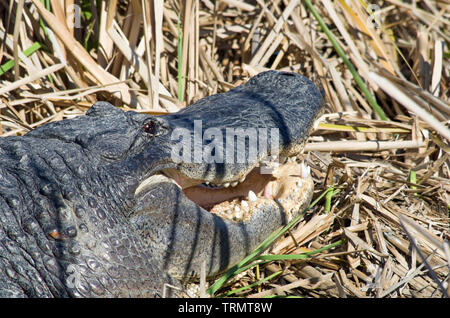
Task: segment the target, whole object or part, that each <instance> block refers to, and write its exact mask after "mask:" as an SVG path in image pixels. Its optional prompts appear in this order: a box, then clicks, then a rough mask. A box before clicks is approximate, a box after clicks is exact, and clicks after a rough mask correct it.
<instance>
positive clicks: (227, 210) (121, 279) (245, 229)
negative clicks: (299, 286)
mask: <svg viewBox="0 0 450 318" xmlns="http://www.w3.org/2000/svg"><path fill="white" fill-rule="evenodd" d="M321 110H322V96H321V94H320V93H319V91H318V90H317V88H316V87H315V86H314V84H313V83H312V82H311V81H309V80H308V79H306V78H305V77H303V76H301V75H298V74H294V73H287V72H275V71H269V72H264V73H261V74H259V75H257V76H255V77H253V78H252V79H250V80H249V81H248V82H247V83H246V84H244V85H241V86H239V87H236V88H234V89H232V90H230V91H228V92H226V93H223V94H217V95H213V96H210V97H207V98H204V99H201V100H199V101H198V102H196V103H195V104H193V105H191V106H189V107H188V108H186V109H184V110H182V111H180V112H178V113H175V114H170V115H164V116H157V117H155V116H150V115H146V114H139V113H136V112H132V111H130V112H123V111H121V110H119V109H117V108H115V107H113V106H112V105H110V104H108V103H105V102H98V103H96V104H95V105H94V106H93V107H92V108H90V109H89V110H88V112H87V113H86V115H85V116H79V117H76V118H73V119H70V120H63V121H60V122H54V123H51V124H47V125H44V126H41V127H39V128H37V129H35V130H34V131H31V132H30V133H28V134H27V135H26V136H24V137H10V138H4V139H3V140H1V141H0V157H1V158H2V162H3V167H0V170H1V171H0V172H1V174H0V175H1V176H2V177H1V178H0V214H2V213H3V214H4V219H5V220H6V219H8V220H6V221H2V223H1V225H2V226H0V243H1V240H2V239H3V238H4V237H6V236H8V237H9V238H6V239H7V240H9V241H8V242H11V241H12V242H13V246H15V245H14V244H16V245H17V246H20V249H19V250H26V251H27V252H28V253H29V254H30V255H33V258H34V257H35V256H36V257H38V258H39V261H38V260H35V263H36V264H41V263H43V264H45V266H41V267H39V269H34V270H35V271H36V274H35V276H36V277H43V279H42V278H41V279H37V278H30V279H28V280H29V281H32V282H33V283H31V285H30V284H29V285H27V284H26V283H23V284H22V283H20V280H18V279H11V278H8V279H5V280H3V282H1V281H2V279H1V277H0V295H16V294H20V293H21V291H22V290H23V293H25V294H27V295H37V296H39V295H47V293H46V292H48V293H49V294H51V295H63V296H64V295H72V296H95V295H101V296H102V295H103V296H104V295H132V296H139V295H156V294H161V293H162V287H163V285H164V284H165V283H173V282H176V281H178V280H179V279H185V278H186V277H189V276H198V274H199V272H200V269H201V268H202V266H203V268H204V269H205V270H206V273H207V275H209V276H211V275H214V274H217V273H219V272H221V271H223V270H225V269H227V268H229V267H230V266H232V265H234V264H235V263H236V262H238V261H239V260H240V259H241V258H242V257H244V256H246V255H247V254H248V253H249V252H251V250H252V249H254V248H255V247H256V245H258V244H259V243H260V242H261V241H262V240H263V239H264V238H266V237H267V236H268V235H269V234H270V233H272V232H273V231H274V230H276V229H277V228H279V227H280V226H282V225H283V224H285V223H286V222H287V221H288V219H289V218H290V217H292V216H294V215H295V214H296V213H297V212H298V211H301V210H302V209H303V208H305V207H306V206H307V205H308V204H309V202H310V200H311V197H312V193H313V182H312V179H311V176H310V173H309V168H308V167H307V166H306V165H305V164H303V163H302V162H296V160H286V158H293V157H297V156H300V155H301V153H302V149H303V145H304V143H305V142H306V139H307V138H308V136H309V134H310V132H311V130H312V127H313V123H314V121H315V119H316V118H317V116H318V115H319V114H320V112H321ZM11 180H16V181H11ZM14 188H19V189H20V190H19V191H13V190H11V189H14ZM17 195H20V197H19V198H17ZM3 198H6V199H3ZM30 202H31V203H32V204H31V207H30V206H29V205H28V204H29V203H30ZM10 211H13V214H15V215H16V216H15V217H13V218H7V215H9V214H10V213H11V212H10ZM27 211H28V212H27ZM30 211H31V212H30ZM22 227H23V228H25V231H26V232H27V233H28V234H27V235H26V237H27V238H29V237H32V238H33V237H34V238H33V239H21V240H19V239H11V235H10V233H15V232H14V231H16V229H19V228H22ZM2 231H3V232H2ZM17 231H18V233H19V234H20V230H17ZM5 233H8V235H6V234H5ZM4 234H5V235H4ZM19 234H17V235H16V236H14V237H20V235H19ZM36 244H37V245H38V247H35V245H36ZM1 247H2V245H1V244H0V249H1V250H3V252H2V253H6V254H2V255H3V258H0V259H1V260H0V267H1V268H0V269H1V270H2V271H3V272H7V270H8V269H9V268H10V266H13V267H14V266H15V265H14V264H20V263H21V262H24V263H27V262H26V261H25V258H24V257H23V256H18V254H17V255H16V254H14V253H12V254H11V255H10V254H8V252H7V251H6V250H4V249H2V248H1ZM36 250H42V251H47V252H45V253H43V254H45V255H44V256H39V253H37V254H36ZM8 255H9V256H8ZM49 255H50V256H49ZM28 263H29V262H28ZM47 263H48V264H47ZM24 266H25V265H24ZM36 266H38V265H36ZM49 268H51V270H50V269H49ZM56 272H57V273H56ZM19 276H20V275H19ZM19 278H20V277H19ZM48 281H51V282H52V284H53V285H52V287H49V283H48ZM5 286H6V287H5ZM24 286H25V287H24ZM27 288H28V289H27ZM2 291H7V292H3V293H2Z"/></svg>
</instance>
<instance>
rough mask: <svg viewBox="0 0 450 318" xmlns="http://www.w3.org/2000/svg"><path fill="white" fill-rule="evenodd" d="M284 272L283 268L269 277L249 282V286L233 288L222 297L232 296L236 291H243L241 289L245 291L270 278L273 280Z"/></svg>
mask: <svg viewBox="0 0 450 318" xmlns="http://www.w3.org/2000/svg"><path fill="white" fill-rule="evenodd" d="M282 272H283V271H282V270H280V271H277V272H275V273H273V274H272V275H270V276H267V277H265V278H263V279H261V280H259V281H257V282H254V283H251V284H249V285H247V286H243V287H240V288H236V289H233V290H231V291H229V292H228V293H226V294H225V295H221V296H220V298H222V297H228V296H231V295H233V294H236V293H239V292H241V291H244V290H246V289H250V288H253V287H255V286H258V285H261V284H262V283H264V282H266V281H268V280H271V279H272V278H274V277H275V276H278V275H280V274H281V273H282Z"/></svg>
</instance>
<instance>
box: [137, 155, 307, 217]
mask: <svg viewBox="0 0 450 318" xmlns="http://www.w3.org/2000/svg"><path fill="white" fill-rule="evenodd" d="M283 161H284V162H283V163H278V164H275V165H272V166H270V167H267V166H260V167H256V168H254V169H252V170H250V171H248V172H247V174H245V175H244V176H241V177H239V178H236V180H234V181H229V182H223V183H217V184H212V183H210V182H205V181H204V180H194V179H190V178H188V177H186V176H184V175H182V174H181V173H180V172H179V171H178V170H176V169H166V170H164V171H162V172H161V173H160V174H158V175H154V176H152V177H150V178H149V180H151V181H146V182H144V183H145V184H141V185H140V186H139V188H138V189H137V190H136V192H139V191H141V189H142V188H143V187H145V186H146V185H147V184H148V183H149V182H151V183H154V182H161V181H166V182H167V181H170V182H174V183H175V184H177V185H178V187H180V188H181V189H182V190H183V193H184V194H185V195H186V197H187V198H189V199H190V200H191V201H193V202H194V203H195V204H197V205H198V206H200V207H202V208H203V209H205V210H207V211H209V212H211V213H213V214H216V215H218V216H220V217H222V218H225V219H228V220H232V221H236V222H241V221H242V222H246V221H248V220H249V219H250V218H251V216H252V214H253V212H254V211H255V210H256V209H264V208H271V207H272V208H280V209H283V210H284V213H285V215H286V218H287V220H288V221H289V220H290V219H291V218H292V217H293V216H294V215H295V213H297V212H298V211H299V210H301V209H304V208H305V207H306V206H307V204H309V202H310V200H311V197H312V194H313V188H314V185H313V181H312V178H311V173H310V167H309V166H307V165H306V164H305V163H304V161H301V160H299V159H297V158H296V157H292V158H284V160H283ZM262 169H264V170H262ZM261 171H264V173H263V174H261ZM269 172H271V173H269Z"/></svg>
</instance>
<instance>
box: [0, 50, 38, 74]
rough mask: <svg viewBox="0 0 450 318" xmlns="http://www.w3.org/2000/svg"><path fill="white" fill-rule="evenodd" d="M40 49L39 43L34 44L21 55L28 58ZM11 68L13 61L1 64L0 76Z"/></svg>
mask: <svg viewBox="0 0 450 318" xmlns="http://www.w3.org/2000/svg"><path fill="white" fill-rule="evenodd" d="M41 47H42V46H41V44H40V43H38V42H34V43H33V45H32V46H30V47H29V48H27V49H26V50H25V51H23V52H22V53H23V55H25V56H27V57H28V56H30V55H31V54H33V53H34V52H36V51H37V50H39V49H40V48H41ZM19 61H20V58H19ZM13 67H14V61H13V60H9V61H8V62H5V63H3V65H1V66H0V76H2V75H3V74H4V73H6V72H8V71H9V70H10V69H11V68H13Z"/></svg>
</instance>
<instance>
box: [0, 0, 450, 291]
mask: <svg viewBox="0 0 450 318" xmlns="http://www.w3.org/2000/svg"><path fill="white" fill-rule="evenodd" d="M48 2H49V3H51V7H52V9H51V10H50V11H48V10H47V9H46V8H45V7H44V6H43V5H42V4H41V2H40V1H39V0H31V1H23V0H16V1H10V4H9V6H8V3H5V2H1V3H0V16H1V21H2V22H1V23H0V39H1V40H0V44H1V45H0V66H1V67H2V68H1V69H0V74H1V75H0V98H1V100H0V112H1V113H0V120H1V121H0V134H2V135H3V136H11V135H21V134H24V133H26V132H27V131H28V130H30V129H33V128H35V127H37V126H39V125H42V124H45V123H47V122H49V121H54V120H61V119H63V118H69V117H73V116H76V115H79V114H82V113H84V112H85V111H86V109H87V108H88V107H89V106H90V105H91V104H92V103H93V102H94V101H96V100H108V101H110V102H112V103H114V104H116V105H118V106H120V107H123V108H125V109H128V108H133V109H136V110H138V111H143V112H148V113H152V114H162V113H165V112H173V111H177V110H178V109H180V108H182V107H185V106H186V105H189V104H191V103H192V102H194V101H196V100H198V99H199V98H201V97H203V96H207V95H211V94H213V93H217V92H223V91H226V90H228V89H230V88H231V87H233V86H235V85H238V84H240V83H242V82H244V81H245V80H246V79H248V78H249V77H250V76H253V75H255V74H257V73H258V72H261V71H263V70H266V69H277V70H291V71H295V72H299V73H301V74H304V75H306V76H308V77H310V78H313V79H314V80H315V81H316V82H317V83H318V84H320V85H321V86H322V87H323V89H324V91H325V95H326V99H327V114H326V115H325V116H324V117H323V118H322V122H321V124H320V125H319V126H318V129H317V131H316V132H315V133H314V135H313V136H312V137H311V139H310V144H309V145H308V146H307V149H306V153H307V160H308V161H309V164H310V165H311V167H312V173H313V176H314V178H315V181H316V191H317V193H320V192H322V191H323V190H324V189H326V188H327V187H329V186H333V187H334V189H336V190H339V191H336V193H335V194H334V196H333V197H332V200H331V206H330V207H329V209H324V208H319V207H317V208H316V209H315V210H314V211H313V213H310V214H308V216H307V217H306V218H305V219H304V220H302V221H301V222H300V224H299V225H298V226H297V227H296V228H295V229H293V230H292V231H291V233H290V235H288V236H286V238H285V239H282V240H280V241H278V242H277V244H276V245H275V246H274V247H273V252H276V253H284V254H296V253H297V254H298V253H302V252H304V251H305V250H310V249H315V248H320V247H322V246H325V245H327V244H329V243H332V242H335V241H336V240H338V239H343V240H344V243H343V244H341V245H340V246H339V247H337V248H335V249H334V250H331V251H328V252H323V253H320V254H319V255H316V256H314V257H311V258H309V259H307V260H295V261H276V262H272V263H268V264H266V265H265V266H259V267H253V268H251V269H250V270H248V271H247V272H245V274H243V275H241V276H240V277H239V279H237V280H234V281H233V282H232V283H230V284H228V286H227V287H226V288H225V289H222V290H220V291H219V294H220V293H224V292H225V291H229V290H233V289H235V288H238V287H242V286H246V285H250V284H253V283H254V282H256V281H258V280H259V279H263V278H264V277H267V276H269V275H271V274H272V273H276V272H278V271H281V273H280V274H278V275H276V277H274V278H272V279H270V280H268V281H265V282H264V283H263V284H260V285H259V284H254V285H252V288H248V289H246V290H244V291H243V292H241V293H239V294H238V295H241V296H248V297H258V296H269V295H293V296H305V297H444V296H446V295H447V296H448V294H449V293H450V288H449V267H450V248H449V244H448V241H449V206H450V196H449V194H450V179H449V174H450V166H449V163H450V161H449V149H450V147H449V141H450V133H449V129H448V124H449V116H450V107H449V86H450V81H449V78H450V63H449V54H450V52H449V47H448V43H450V34H449V32H448V31H449V30H450V27H449V25H450V5H449V2H448V0H440V1H426V0H425V1H417V2H416V1H414V2H412V3H407V2H402V1H399V0H387V1H384V2H382V3H378V5H379V6H380V7H378V8H377V7H373V6H372V7H370V8H371V9H372V10H375V11H374V12H372V13H375V17H376V20H374V19H372V18H371V17H373V16H371V13H370V10H369V9H368V7H367V5H368V3H365V2H364V1H357V0H347V1H345V0H334V1H332V0H324V1H317V0H313V1H312V2H313V3H312V4H313V6H314V7H315V8H316V10H317V11H318V14H319V15H320V16H321V17H322V19H323V20H324V22H325V23H326V24H327V25H328V27H329V28H330V30H331V32H332V33H333V34H334V36H335V40H336V42H337V43H338V44H339V45H340V47H342V49H343V51H344V52H345V53H346V55H347V57H348V60H349V61H350V62H351V63H352V65H354V66H355V68H356V70H357V71H358V73H359V76H360V77H361V79H362V82H363V83H365V85H367V87H368V93H369V94H370V95H371V96H374V97H375V100H376V103H377V104H378V105H379V106H380V107H381V109H382V110H383V111H384V113H385V115H386V117H387V120H383V116H382V115H380V114H379V113H377V112H375V111H374V108H373V105H372V104H373V103H372V102H370V99H369V97H370V96H368V95H367V94H366V93H364V91H362V90H361V87H360V86H359V85H357V83H356V81H355V77H354V76H353V75H352V73H351V72H350V69H349V66H348V65H346V64H344V60H345V58H344V59H343V58H342V57H339V56H338V55H337V54H336V49H335V48H334V47H333V46H332V44H331V42H330V39H329V38H328V37H327V36H326V35H325V33H324V32H323V31H324V30H323V28H322V27H320V26H319V25H318V23H317V21H316V19H315V18H314V17H313V15H312V14H311V12H310V10H309V9H308V8H307V6H306V3H307V1H295V0H291V1H281V0H278V1H277V0H276V1H270V2H269V1H262V0H254V1H235V0H222V1H212V0H202V1H199V0H187V1H174V0H168V1H161V0H154V1H145V0H129V1H125V0H124V1H118V3H117V1H116V0H111V1H109V5H105V3H104V2H102V1H93V0H92V1H87V0H85V1H80V2H82V3H83V7H82V10H81V11H82V12H83V15H82V17H81V21H80V25H79V26H80V27H76V26H77V25H76V24H75V27H74V23H73V22H77V21H76V19H74V18H76V17H77V12H78V11H77V10H76V9H77V7H76V6H74V5H73V0H65V1H62V0H61V1H58V0H49V1H48ZM77 3H79V2H75V4H77ZM178 17H180V20H178ZM71 21H72V22H71ZM374 21H377V25H378V28H377V27H375V23H374ZM178 22H179V27H177V25H178ZM181 38H182V46H180V45H179V44H180V43H181V41H180V39H181ZM33 44H34V47H33ZM27 49H29V50H28V51H30V50H31V51H33V52H32V53H31V54H29V53H30V52H27ZM24 52H25V53H24ZM8 61H11V62H9V65H10V66H12V67H10V68H9V69H8V70H7V71H5V69H6V67H7V66H8ZM12 62H14V63H12ZM322 206H323V205H322ZM292 238H295V240H293V239H292Z"/></svg>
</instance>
